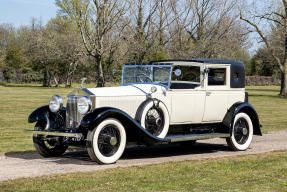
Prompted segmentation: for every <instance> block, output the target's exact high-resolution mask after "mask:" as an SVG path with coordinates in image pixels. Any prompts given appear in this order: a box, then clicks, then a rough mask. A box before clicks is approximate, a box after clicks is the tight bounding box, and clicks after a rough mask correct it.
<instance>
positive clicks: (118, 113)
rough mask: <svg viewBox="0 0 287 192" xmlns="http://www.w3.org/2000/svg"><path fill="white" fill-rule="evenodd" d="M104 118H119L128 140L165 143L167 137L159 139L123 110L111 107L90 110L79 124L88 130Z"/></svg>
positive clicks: (150, 143)
mask: <svg viewBox="0 0 287 192" xmlns="http://www.w3.org/2000/svg"><path fill="white" fill-rule="evenodd" d="M106 118H115V119H117V120H119V121H120V122H121V123H122V124H123V126H124V128H125V130H126V134H127V141H128V142H138V141H140V142H142V143H144V144H147V145H153V144H159V143H167V142H168V140H167V139H161V138H158V137H156V136H154V135H153V134H151V133H150V132H148V131H147V130H146V129H145V128H143V127H142V126H141V125H140V123H138V122H137V121H136V120H134V118H132V117H131V116H130V115H128V114H127V113H125V112H124V111H122V110H120V109H116V108H112V107H102V108H97V109H94V110H93V111H92V112H90V113H88V114H87V115H85V116H84V117H83V119H82V122H81V126H82V127H85V128H87V129H89V130H92V129H94V128H95V127H96V126H97V125H98V124H99V123H100V122H102V121H103V120H105V119H106Z"/></svg>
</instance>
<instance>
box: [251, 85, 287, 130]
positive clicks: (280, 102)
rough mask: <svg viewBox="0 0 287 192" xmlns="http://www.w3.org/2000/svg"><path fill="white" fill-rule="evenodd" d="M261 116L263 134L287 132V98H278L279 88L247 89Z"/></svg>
mask: <svg viewBox="0 0 287 192" xmlns="http://www.w3.org/2000/svg"><path fill="white" fill-rule="evenodd" d="M246 90H247V91H248V93H249V103H251V104H252V105H253V106H254V107H255V109H256V111H257V113H258V114H259V119H260V123H261V124H263V126H264V127H263V128H262V130H263V132H264V133H266V132H270V131H279V130H287V98H286V97H280V96H278V94H279V90H280V87H279V86H252V87H247V89H246Z"/></svg>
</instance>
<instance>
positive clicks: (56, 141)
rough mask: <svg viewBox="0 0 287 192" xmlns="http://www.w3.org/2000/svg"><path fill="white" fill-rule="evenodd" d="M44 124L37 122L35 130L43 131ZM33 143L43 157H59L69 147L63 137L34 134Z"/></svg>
mask: <svg viewBox="0 0 287 192" xmlns="http://www.w3.org/2000/svg"><path fill="white" fill-rule="evenodd" d="M43 124H44V123H41V122H37V123H36V125H35V128H34V129H35V130H43V129H44V126H43ZM33 143H34V146H35V149H36V151H37V152H38V153H39V154H40V155H41V156H43V157H57V156H60V155H62V154H63V153H65V151H66V150H67V148H68V145H66V144H64V143H63V137H54V136H51V137H46V136H44V135H38V134H33Z"/></svg>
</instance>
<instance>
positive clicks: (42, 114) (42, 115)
mask: <svg viewBox="0 0 287 192" xmlns="http://www.w3.org/2000/svg"><path fill="white" fill-rule="evenodd" d="M49 112H50V109H49V105H44V106H41V107H39V108H37V109H35V110H34V111H33V112H32V113H31V114H30V115H29V117H28V122H29V123H34V122H37V121H41V120H46V118H47V116H48V113H49Z"/></svg>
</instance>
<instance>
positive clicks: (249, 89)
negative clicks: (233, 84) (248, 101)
mask: <svg viewBox="0 0 287 192" xmlns="http://www.w3.org/2000/svg"><path fill="white" fill-rule="evenodd" d="M246 90H247V91H258V92H275V93H278V94H279V91H280V90H279V89H260V88H255V89H253V88H247V89H246Z"/></svg>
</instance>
